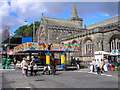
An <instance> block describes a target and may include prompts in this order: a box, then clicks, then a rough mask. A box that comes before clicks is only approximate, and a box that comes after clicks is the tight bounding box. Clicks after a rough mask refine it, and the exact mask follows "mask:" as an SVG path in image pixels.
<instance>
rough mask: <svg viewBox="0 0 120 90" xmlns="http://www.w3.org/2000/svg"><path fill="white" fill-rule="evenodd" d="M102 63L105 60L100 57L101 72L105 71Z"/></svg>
mask: <svg viewBox="0 0 120 90" xmlns="http://www.w3.org/2000/svg"><path fill="white" fill-rule="evenodd" d="M104 65H105V61H104V60H103V59H101V72H105V70H104Z"/></svg>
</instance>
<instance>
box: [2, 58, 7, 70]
mask: <svg viewBox="0 0 120 90" xmlns="http://www.w3.org/2000/svg"><path fill="white" fill-rule="evenodd" d="M6 61H7V58H6V57H5V56H3V58H2V68H3V69H5V67H6Z"/></svg>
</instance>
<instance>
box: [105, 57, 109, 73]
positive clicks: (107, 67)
mask: <svg viewBox="0 0 120 90" xmlns="http://www.w3.org/2000/svg"><path fill="white" fill-rule="evenodd" d="M104 61H105V65H104V70H105V71H108V70H109V62H108V59H104Z"/></svg>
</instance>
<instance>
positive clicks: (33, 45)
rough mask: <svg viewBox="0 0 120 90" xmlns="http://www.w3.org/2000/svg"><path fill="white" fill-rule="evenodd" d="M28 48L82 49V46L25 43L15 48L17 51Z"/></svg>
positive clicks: (50, 49)
mask: <svg viewBox="0 0 120 90" xmlns="http://www.w3.org/2000/svg"><path fill="white" fill-rule="evenodd" d="M27 50H35V51H37V50H41V51H42V50H43V51H80V46H79V45H78V44H50V43H25V44H21V45H19V46H17V47H15V48H14V51H15V52H21V51H27Z"/></svg>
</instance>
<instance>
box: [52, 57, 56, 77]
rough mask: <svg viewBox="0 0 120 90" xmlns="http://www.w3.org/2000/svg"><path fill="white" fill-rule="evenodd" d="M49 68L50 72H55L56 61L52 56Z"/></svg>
mask: <svg viewBox="0 0 120 90" xmlns="http://www.w3.org/2000/svg"><path fill="white" fill-rule="evenodd" d="M51 69H52V74H54V75H55V73H56V62H55V59H54V58H51Z"/></svg>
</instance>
